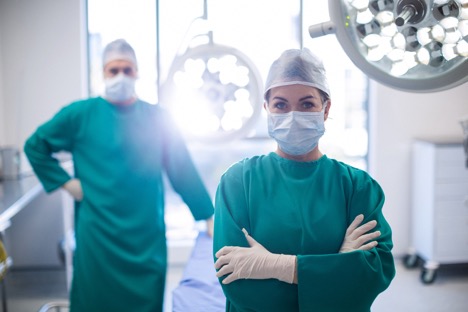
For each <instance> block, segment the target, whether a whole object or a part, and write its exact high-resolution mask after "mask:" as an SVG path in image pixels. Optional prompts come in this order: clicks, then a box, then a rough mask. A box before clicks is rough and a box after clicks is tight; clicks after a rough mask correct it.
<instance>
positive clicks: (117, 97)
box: [104, 73, 135, 103]
mask: <svg viewBox="0 0 468 312" xmlns="http://www.w3.org/2000/svg"><path fill="white" fill-rule="evenodd" d="M104 82H105V84H106V99H108V100H109V101H111V102H117V103H122V102H126V101H128V100H130V99H131V98H132V97H133V96H134V95H135V78H132V77H129V76H126V75H124V74H123V73H120V74H118V75H117V76H115V77H112V78H107V79H105V81H104Z"/></svg>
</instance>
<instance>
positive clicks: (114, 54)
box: [102, 39, 137, 66]
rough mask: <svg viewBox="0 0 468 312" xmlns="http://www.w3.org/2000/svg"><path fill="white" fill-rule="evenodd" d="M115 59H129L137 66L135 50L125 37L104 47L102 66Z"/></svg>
mask: <svg viewBox="0 0 468 312" xmlns="http://www.w3.org/2000/svg"><path fill="white" fill-rule="evenodd" d="M115 60H125V61H129V62H132V63H133V64H134V65H135V66H137V61H136V56H135V51H134V50H133V48H132V46H131V45H130V44H128V42H127V41H125V40H124V39H117V40H114V41H112V42H110V43H109V44H108V45H107V46H106V47H105V48H104V53H103V54H102V66H106V65H107V63H109V62H112V61H115Z"/></svg>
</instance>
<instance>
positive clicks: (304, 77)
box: [263, 48, 330, 99]
mask: <svg viewBox="0 0 468 312" xmlns="http://www.w3.org/2000/svg"><path fill="white" fill-rule="evenodd" d="M293 84H300V85H306V86H311V87H315V88H317V89H320V90H322V91H323V92H325V93H326V94H328V95H330V89H329V87H328V82H327V77H326V72H325V67H324V66H323V63H322V61H321V60H320V59H319V58H318V57H317V56H316V55H314V54H313V53H312V52H311V51H310V50H309V49H307V48H303V49H301V50H298V49H291V50H286V51H284V52H283V53H282V54H281V56H280V57H279V58H278V59H277V60H276V61H274V62H273V64H272V65H271V67H270V71H269V73H268V77H267V80H266V83H265V93H264V94H263V95H264V97H265V99H266V96H267V93H268V91H269V90H270V89H272V88H275V87H281V86H287V85H293Z"/></svg>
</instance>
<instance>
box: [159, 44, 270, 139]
mask: <svg viewBox="0 0 468 312" xmlns="http://www.w3.org/2000/svg"><path fill="white" fill-rule="evenodd" d="M262 88H263V85H262V81H261V76H260V74H259V73H258V72H257V69H256V67H255V66H254V64H253V63H252V62H251V61H250V60H249V58H248V57H247V56H246V55H244V54H243V53H241V52H240V51H238V50H236V49H234V48H232V47H228V46H223V45H218V44H214V43H208V44H204V45H199V46H195V47H194V48H189V49H188V50H187V51H186V52H185V53H184V54H182V55H180V56H178V57H176V59H175V60H174V62H173V63H172V65H171V68H170V70H169V74H168V77H167V80H166V82H165V84H164V87H163V88H162V91H163V92H162V97H163V99H162V103H165V104H166V105H167V106H168V108H169V110H170V111H171V112H172V115H173V117H174V119H175V120H176V122H177V123H178V125H179V126H180V128H181V129H182V130H183V131H184V132H185V134H186V136H188V137H189V138H193V139H197V140H201V141H207V142H226V141H229V140H231V139H234V138H239V137H242V136H246V135H247V134H248V132H249V131H251V130H252V128H253V126H254V125H255V123H256V122H257V118H258V117H259V115H260V113H261V108H262V103H263V97H262V94H261V90H262Z"/></svg>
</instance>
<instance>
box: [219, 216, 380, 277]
mask: <svg viewBox="0 0 468 312" xmlns="http://www.w3.org/2000/svg"><path fill="white" fill-rule="evenodd" d="M363 220H364V216H363V215H362V214H360V215H358V216H357V217H356V218H355V219H354V221H353V222H352V223H351V224H350V225H349V227H348V229H347V230H346V233H345V237H344V239H343V243H342V244H341V248H340V250H339V253H345V252H352V251H355V250H370V249H372V248H374V247H375V246H377V244H378V243H377V241H376V240H374V239H377V238H378V237H379V236H380V231H374V232H370V231H371V230H372V229H374V228H375V227H376V225H377V221H375V220H372V221H369V222H367V223H365V224H362V225H361V223H362V221H363ZM242 231H243V232H244V234H245V237H246V239H247V242H248V243H249V246H250V247H236V246H225V247H223V248H221V249H220V250H219V251H218V252H216V254H215V256H216V258H217V261H216V262H215V268H216V269H217V270H218V272H217V274H216V276H217V277H221V276H224V275H228V276H227V277H226V278H225V279H224V280H223V284H229V283H231V282H233V281H235V280H238V279H268V278H275V279H278V280H280V281H283V282H286V283H289V284H293V283H294V284H297V257H296V256H295V255H283V254H274V253H271V252H269V251H268V250H267V249H265V247H263V246H262V245H261V244H260V243H258V242H257V241H256V240H255V239H254V238H253V237H251V236H250V235H249V234H248V233H247V231H246V230H245V229H243V230H242Z"/></svg>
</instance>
